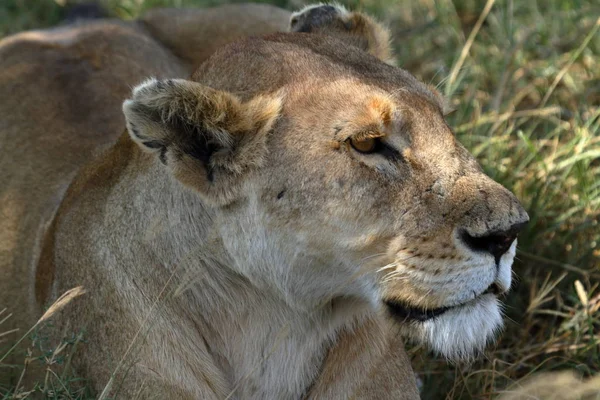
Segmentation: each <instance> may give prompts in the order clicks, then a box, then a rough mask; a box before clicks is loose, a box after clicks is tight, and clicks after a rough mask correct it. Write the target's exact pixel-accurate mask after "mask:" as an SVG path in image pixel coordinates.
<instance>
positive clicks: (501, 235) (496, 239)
mask: <svg viewBox="0 0 600 400" xmlns="http://www.w3.org/2000/svg"><path fill="white" fill-rule="evenodd" d="M525 225H527V222H521V223H518V224H514V225H512V226H511V227H510V228H509V229H507V230H505V231H495V232H490V233H488V234H486V235H483V236H471V235H470V234H469V233H468V232H467V231H463V233H462V240H463V242H465V243H466V245H467V246H469V248H470V249H471V250H474V251H485V252H487V253H490V254H491V255H493V256H494V259H495V260H496V264H497V263H498V262H499V261H500V257H502V255H503V254H504V253H506V252H507V251H508V249H510V246H511V245H512V244H513V242H514V241H515V239H516V238H517V235H518V234H519V232H520V231H521V230H522V229H523V227H524V226H525Z"/></svg>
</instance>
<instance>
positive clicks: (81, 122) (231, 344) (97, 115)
mask: <svg viewBox="0 0 600 400" xmlns="http://www.w3.org/2000/svg"><path fill="white" fill-rule="evenodd" d="M241 7H249V8H245V9H244V8H242V9H237V8H235V7H233V8H224V9H221V10H222V11H221V12H222V14H219V13H220V12H219V11H217V10H218V9H216V10H212V11H209V13H213V14H211V18H214V17H215V15H222V21H224V20H231V21H232V22H231V23H232V25H236V24H235V23H234V22H235V21H234V20H235V19H237V18H240V21H239V24H238V25H239V26H246V27H247V29H246V28H245V29H244V30H237V31H235V36H239V35H251V34H253V33H264V30H263V29H264V24H262V23H259V24H258V26H261V28H260V29H258V28H256V26H257V25H256V24H253V23H252V22H251V21H252V20H253V19H256V18H258V19H259V20H260V18H263V17H262V16H263V15H264V14H263V13H262V12H250V11H247V10H254V8H253V7H259V6H250V5H247V6H241ZM260 7H262V6H260ZM263 9H264V8H263ZM232 10H236V11H235V12H234V11H232ZM240 10H241V11H240ZM244 10H246V11H244ZM338 10H339V9H338V8H335V9H334V10H333V11H334V12H333V14H330V13H331V10H330V9H328V8H325V9H323V11H324V12H325V16H326V17H327V16H331V15H333V16H334V18H333V19H329V20H328V21H330V22H328V23H327V24H329V25H330V30H329V31H330V32H331V34H328V32H329V31H328V30H327V29H325V28H324V27H323V25H322V24H321V20H320V19H318V18H317V19H315V18H313V17H311V15H320V14H306V15H305V17H307V18H305V23H307V24H308V26H309V27H310V26H311V24H312V25H315V26H317V25H318V26H319V32H318V33H315V32H313V33H280V34H273V35H269V36H266V37H263V38H252V39H243V40H239V41H236V42H233V43H230V44H228V45H224V44H225V43H226V42H228V41H230V40H231V39H234V37H230V36H218V37H206V38H205V40H206V42H205V43H206V46H207V47H210V46H212V47H210V48H212V49H215V52H214V53H213V54H212V55H211V56H210V58H208V59H207V60H206V61H204V59H205V57H208V54H206V55H203V56H198V55H197V54H199V53H197V51H199V49H202V48H203V46H202V44H201V42H202V40H203V39H202V37H203V35H194V33H195V32H196V31H195V26H196V25H198V26H200V25H201V24H198V21H203V22H202V23H203V25H201V26H202V29H207V28H206V26H205V25H206V19H203V18H205V17H203V16H202V15H203V14H202V13H200V12H199V13H198V14H191V13H189V12H186V11H182V14H181V15H180V16H179V17H177V15H176V14H174V13H176V12H175V11H168V12H167V13H166V14H165V16H166V17H165V18H164V19H163V18H157V17H156V15H160V14H154V15H153V16H152V17H151V18H150V17H147V18H146V19H145V22H144V24H145V26H146V27H145V28H144V27H142V26H140V25H139V23H132V24H129V23H123V22H116V21H115V22H99V23H94V24H92V23H90V24H89V25H85V26H81V27H76V28H62V29H59V30H55V31H49V32H38V33H35V34H32V33H25V34H22V35H21V36H16V37H13V38H9V39H7V40H5V41H4V42H3V43H2V45H0V56H2V55H4V57H0V60H2V61H1V63H2V65H0V66H1V67H2V68H0V85H1V86H0V91H1V93H2V94H4V95H5V96H6V95H7V94H9V93H10V94H13V95H14V98H15V101H14V102H12V105H11V107H9V108H7V109H4V108H3V109H0V111H2V112H3V113H4V114H3V115H7V114H10V117H9V119H8V120H7V122H8V123H6V124H5V125H2V136H1V137H0V138H1V140H2V143H1V145H2V149H3V153H4V149H8V150H9V151H8V152H6V154H7V157H4V155H3V157H2V161H1V162H2V166H3V167H4V170H5V171H8V173H5V174H4V175H3V177H2V179H3V180H5V181H2V183H3V184H4V183H5V184H4V185H2V193H1V195H2V198H3V199H8V200H7V201H6V202H3V203H2V207H3V209H2V212H3V216H5V217H6V218H3V220H2V221H0V223H2V224H3V225H2V230H1V231H0V232H1V234H2V235H3V236H2V238H3V239H6V241H5V242H4V241H3V242H2V243H8V250H7V251H3V253H2V257H3V258H2V265H1V268H2V271H3V274H4V271H8V276H10V277H11V278H12V279H9V280H8V284H7V283H5V282H4V281H3V282H2V283H1V285H3V286H2V287H0V288H1V289H2V291H1V292H0V293H3V294H4V293H8V296H6V297H5V296H4V295H3V297H2V300H1V301H2V303H8V307H9V308H11V309H13V310H18V314H19V315H20V316H22V317H23V318H22V319H21V320H19V321H16V320H15V322H16V323H17V325H16V326H18V327H20V328H21V329H25V328H26V327H27V326H28V325H27V324H32V323H33V322H34V321H35V319H36V318H37V317H38V316H39V315H40V308H39V303H38V302H36V299H35V297H36V294H35V293H36V292H37V298H38V300H39V301H41V302H45V303H46V304H47V303H48V302H51V301H52V300H53V299H55V298H56V297H57V296H58V295H60V294H61V293H63V292H64V291H66V290H67V289H69V288H71V287H74V286H79V285H81V286H83V287H85V288H86V290H87V294H86V295H85V296H83V297H81V298H78V299H76V300H74V301H73V303H72V304H70V305H69V306H68V307H66V308H65V309H64V310H63V311H61V313H60V314H58V315H57V316H56V317H55V320H54V325H53V327H52V328H51V329H50V331H49V333H50V334H51V336H52V337H53V338H54V339H55V340H57V339H60V338H61V337H64V336H66V335H70V334H72V333H77V332H78V331H79V330H80V329H84V330H85V335H86V336H85V339H86V340H87V342H86V343H85V344H84V345H83V346H82V349H81V351H80V352H79V353H78V355H77V356H76V357H75V358H74V359H73V366H74V368H75V369H76V371H77V372H78V373H79V374H81V375H83V376H85V377H86V378H88V379H89V380H90V383H91V385H92V386H93V388H94V389H95V390H97V392H98V393H100V392H102V391H103V390H105V391H104V393H105V394H109V395H111V396H113V395H115V394H118V395H119V397H121V398H134V397H136V396H137V397H138V398H160V399H165V398H168V399H172V398H182V399H195V398H201V399H223V398H242V399H246V398H248V399H288V398H289V399H298V398H302V397H305V398H315V399H317V398H339V399H346V398H362V399H381V398H386V397H388V396H389V397H393V398H405V399H414V398H418V394H417V391H416V385H415V381H414V375H413V373H412V369H411V368H410V363H409V361H408V359H407V357H406V354H405V353H404V349H403V338H402V336H401V335H400V332H402V333H406V334H408V335H409V336H415V335H416V336H419V335H420V336H424V335H426V334H427V332H431V329H430V330H427V329H429V328H428V325H427V324H428V323H430V322H431V321H428V322H426V323H424V324H418V323H412V322H411V323H408V322H406V321H398V320H392V319H391V318H389V315H388V311H387V309H386V308H385V307H384V306H383V302H385V301H401V302H405V303H407V304H410V305H414V306H419V307H426V308H432V307H440V306H454V305H458V304H460V305H461V306H460V307H456V308H455V309H453V310H452V311H449V312H448V314H452V313H455V314H456V320H457V321H459V320H460V318H463V317H464V316H465V315H466V316H467V317H469V316H470V315H471V314H468V310H469V309H470V308H477V307H479V303H477V301H480V300H481V299H479V300H477V299H473V298H472V296H473V294H476V295H478V294H481V292H483V290H484V289H485V287H487V286H488V285H489V284H491V283H492V282H494V280H495V279H497V278H495V276H496V275H495V274H496V272H494V271H496V270H497V269H498V268H499V269H501V270H502V271H504V272H503V273H505V272H506V270H507V268H508V271H510V263H511V262H512V258H511V257H512V256H514V244H513V247H512V248H511V251H510V252H509V253H507V254H506V255H503V256H502V259H501V262H500V266H495V265H494V264H493V262H492V260H491V259H490V256H489V255H485V254H483V255H482V254H479V253H477V252H474V251H472V250H470V249H468V248H467V247H466V246H465V245H464V244H463V243H462V242H461V241H460V235H459V233H460V232H462V231H463V230H466V231H468V232H469V233H470V234H471V235H475V236H481V235H485V234H487V233H489V232H496V231H502V230H505V229H507V228H508V227H510V226H511V225H513V224H515V223H520V222H524V221H525V220H526V218H527V217H526V214H525V212H524V211H523V210H522V208H521V207H520V205H519V204H518V201H517V200H516V199H515V198H514V196H513V195H512V194H511V193H510V192H508V191H507V190H506V189H504V188H502V187H501V186H500V185H498V184H497V183H495V182H493V181H492V180H491V179H489V178H488V177H486V176H485V175H483V174H482V173H481V171H480V169H479V167H478V166H477V163H476V162H475V160H474V159H473V158H472V157H471V156H470V155H469V154H468V152H467V151H466V150H465V149H464V148H463V147H462V146H460V144H458V143H457V142H456V140H455V139H454V137H453V135H452V132H451V131H450V129H449V128H448V126H447V125H446V124H445V122H444V120H443V116H442V113H441V109H440V104H439V100H438V98H437V97H436V95H435V94H433V93H431V91H429V90H428V89H427V87H426V86H425V85H423V84H422V83H420V82H418V81H417V80H416V79H415V78H414V77H412V76H411V75H410V74H408V73H407V72H405V71H403V70H400V69H398V68H395V67H393V66H390V65H388V64H385V63H384V62H382V61H387V59H388V58H389V55H390V54H391V53H390V52H389V45H388V39H387V37H386V36H385V35H378V34H372V32H383V28H381V27H380V26H379V25H377V24H376V23H375V22H374V21H373V20H372V19H370V18H368V17H366V16H362V17H361V16H360V14H354V17H353V18H355V19H356V18H358V19H360V20H361V21H363V22H364V21H366V22H364V24H366V25H364V26H363V25H360V24H357V25H355V26H357V27H359V28H356V29H357V32H358V33H353V32H354V31H352V29H351V32H350V33H351V34H350V35H348V34H342V35H340V34H338V32H337V31H336V29H337V28H336V26H337V25H336V22H335V21H337V18H338ZM159 13H160V12H159ZM214 13H217V14H214ZM270 15H272V16H273V25H272V26H278V24H279V22H278V21H279V18H280V17H281V16H282V14H281V13H280V12H275V11H272V12H271V14H270ZM194 16H196V17H197V18H198V20H197V21H195V20H194V18H193V17H194ZM301 16H302V13H301ZM244 18H247V19H244ZM288 18H289V16H288V15H285V19H286V20H287V19H288ZM269 19H270V17H269ZM170 21H176V23H175V25H174V26H172V27H170V28H169V23H170ZM248 21H250V22H248ZM331 21H333V24H331ZM181 24H184V26H182V25H181ZM368 25H372V26H371V27H370V28H368ZM373 25H374V26H373ZM150 26H151V27H150ZM255 28H256V29H257V31H255V30H254V29H255ZM309 31H310V29H309ZM202 32H205V31H202ZM361 32H362V33H361ZM171 34H172V35H173V36H170V35H171ZM28 35H29V36H28ZM32 35H33V36H32ZM364 36H366V39H364ZM356 38H362V39H360V40H358V41H357V39H356ZM382 38H383V39H382ZM157 39H158V40H157ZM217 39H218V40H217ZM363 39H364V40H363ZM81 40H88V42H83V43H82V42H81ZM186 40H189V50H188V47H186V44H185V43H186ZM357 43H358V44H357ZM365 43H366V44H365ZM84 44H85V46H84ZM217 44H218V45H217ZM28 47H29V48H33V49H35V50H37V51H36V52H35V54H34V53H33V52H31V51H28V52H23V53H22V52H21V51H20V50H19V49H20V48H21V49H22V48H28ZM167 48H168V49H167ZM382 49H383V50H382ZM30 50H31V49H30ZM44 51H47V52H48V56H47V58H43V57H42V58H41V59H40V58H38V57H40V55H39V54H40V52H41V54H46V53H44ZM368 53H371V55H369V54H368ZM173 54H175V55H173ZM373 55H375V57H373ZM22 60H24V61H23V62H24V63H29V64H30V65H32V67H25V66H23V65H25V64H20V63H21V61H22ZM200 61H204V62H203V64H202V65H201V66H200V67H199V68H198V69H197V70H196V71H195V72H194V74H193V75H192V77H191V79H188V80H185V79H181V78H182V77H185V76H186V73H188V72H189V71H190V65H192V64H194V63H196V62H200ZM11 63H12V64H11ZM28 68H29V69H28ZM11 71H13V72H11ZM11 73H12V74H13V75H10V74H11ZM2 74H4V75H2ZM149 76H154V77H156V79H149V80H146V81H145V82H144V83H143V84H141V85H139V86H137V87H136V88H135V89H134V90H133V92H132V93H131V94H130V99H128V100H127V101H125V102H124V103H123V112H124V114H125V117H126V121H125V120H123V118H122V117H121V116H120V115H119V110H118V107H119V103H121V102H122V100H124V99H125V98H126V96H127V94H126V92H127V91H128V88H127V87H128V86H131V85H133V84H135V83H139V82H141V81H142V79H144V78H146V77H149ZM60 79H62V81H60ZM107 82H108V83H109V84H107ZM33 94H35V95H36V96H35V97H33V96H31V95H33ZM28 95H29V96H28ZM40 95H43V99H45V101H43V100H39V99H40V98H41V96H40ZM24 98H27V99H30V98H31V100H28V101H18V100H17V99H19V100H20V99H24ZM2 107H5V105H2ZM9 109H10V112H9ZM124 126H126V127H127V132H125V133H123V134H122V135H121V136H120V138H119V139H118V140H117V141H116V143H115V144H114V145H112V146H110V147H108V145H109V144H110V143H112V142H113V141H115V140H116V138H117V136H118V134H119V133H121V132H123V127H124ZM357 135H358V136H357ZM350 137H359V138H372V137H378V138H381V140H384V141H385V143H386V145H387V146H391V148H393V149H395V150H394V151H396V152H397V154H396V153H394V154H395V155H394V157H391V158H390V157H386V156H383V155H381V154H373V155H365V154H361V153H358V152H356V151H354V150H353V149H352V147H351V145H350V144H349V141H348V139H349V138H350ZM17 143H19V145H20V146H21V147H22V148H18V147H17V146H16V144H17ZM102 147H104V148H105V150H104V151H103V152H102V153H101V154H99V155H98V156H97V157H95V158H94V159H93V160H91V161H90V160H89V159H90V158H91V156H92V153H93V152H94V150H96V149H98V148H102ZM23 166H27V168H23ZM80 167H81V169H80V170H79V171H78V172H77V175H76V176H75V177H74V178H73V174H74V173H75V171H77V170H78V169H79V168H80ZM67 185H69V188H68V190H67V191H66V193H65V189H66V187H67ZM26 212H27V213H28V214H29V216H28V217H27V218H26V217H25V213H26ZM32 249H33V251H32ZM511 252H512V253H511ZM40 253H41V255H40ZM405 255H409V256H408V258H410V261H407V260H405V257H404V256H405ZM36 275H37V282H36V279H34V278H35V277H36ZM500 284H506V282H505V280H503V281H501V282H500ZM457 285H459V286H457ZM507 289H508V288H507V287H504V288H503V290H507ZM482 296H483V297H485V299H487V300H490V299H491V298H492V295H489V294H488V295H485V294H484V295H482ZM486 296H487V297H486ZM485 299H484V300H485ZM494 299H495V297H494ZM487 300H485V301H487ZM13 301H14V302H13ZM481 301H483V300H481ZM488 303H489V301H488V302H487V303H485V304H488ZM463 304H464V306H463ZM17 305H19V308H17ZM23 305H25V306H23ZM488 305H489V304H488ZM490 307H491V306H490ZM457 310H458V311H457ZM461 312H462V313H463V314H464V315H463V314H460V313H461ZM465 313H466V314H465ZM444 318H445V317H444V316H442V317H441V321H442V322H443V321H446V320H448V318H450V317H448V318H446V319H444ZM449 321H450V322H452V321H454V319H450V320H449ZM469 321H471V320H467V323H466V324H464V325H466V326H468V327H471V325H472V327H473V328H474V329H476V328H477V326H476V323H478V322H479V319H477V320H473V321H472V322H473V323H470V322H469ZM448 326H451V325H448ZM420 330H424V332H425V333H424V334H421V333H420V332H421V331H420ZM433 332H435V331H433ZM442 333H444V334H450V335H452V333H453V331H449V332H445V331H443V332H442ZM459 336H460V334H459ZM440 337H441V336H440ZM450 337H451V336H450ZM438 339H439V338H438ZM440 340H441V339H440ZM450 341H451V340H448V342H450ZM444 343H445V342H444ZM438 345H440V344H439V343H438ZM450 345H451V343H449V344H448V346H450ZM479 345H480V343H477V346H479ZM440 346H442V347H443V346H444V344H443V343H442V344H441V345H440ZM459 347H460V346H459ZM453 349H454V347H453ZM457 351H458V352H460V351H462V348H459V349H458V350H457ZM465 351H466V350H465ZM111 377H113V378H111Z"/></svg>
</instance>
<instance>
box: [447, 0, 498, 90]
mask: <svg viewBox="0 0 600 400" xmlns="http://www.w3.org/2000/svg"><path fill="white" fill-rule="evenodd" d="M495 2H496V0H487V3H485V7H484V8H483V11H482V12H481V14H480V15H479V19H478V20H477V22H476V23H475V26H474V27H473V30H472V31H471V33H470V34H469V38H468V39H467V41H466V43H465V45H464V46H463V48H462V50H461V52H460V56H459V57H458V60H457V61H456V64H454V66H453V67H452V71H451V72H450V78H448V82H447V84H446V87H447V88H451V87H452V86H453V85H454V82H455V81H456V78H457V77H458V72H459V71H460V69H461V68H462V65H463V64H464V62H465V60H466V58H467V55H469V50H470V49H471V46H472V45H473V42H474V41H475V37H476V36H477V33H479V30H480V29H481V26H482V25H483V21H485V19H486V18H487V16H488V14H489V13H490V11H491V10H492V7H493V6H494V3H495Z"/></svg>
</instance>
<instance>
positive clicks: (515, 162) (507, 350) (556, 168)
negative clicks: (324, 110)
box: [0, 0, 600, 399]
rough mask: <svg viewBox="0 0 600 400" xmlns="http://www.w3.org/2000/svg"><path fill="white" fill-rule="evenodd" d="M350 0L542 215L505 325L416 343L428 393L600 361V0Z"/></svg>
mask: <svg viewBox="0 0 600 400" xmlns="http://www.w3.org/2000/svg"><path fill="white" fill-rule="evenodd" d="M217 3H222V2H221V1H218V0H146V1H144V0H107V1H106V2H105V4H106V6H107V8H108V9H109V10H110V12H111V13H112V14H113V15H116V16H119V17H122V18H132V17H135V16H136V15H138V14H139V13H140V12H142V11H143V10H144V9H147V8H151V7H155V6H201V7H204V6H207V5H214V4H217ZM272 3H274V4H277V5H280V6H284V7H288V8H297V7H299V6H301V5H302V4H304V3H303V2H302V1H300V0H298V1H295V0H290V1H286V0H280V1H277V0H274V1H272ZM346 3H347V4H348V5H349V6H351V7H352V8H358V9H363V10H366V11H368V12H370V13H372V14H374V15H376V16H378V17H380V19H382V20H384V21H386V22H387V23H388V24H389V25H390V27H391V28H392V30H393V32H394V37H395V40H396V43H395V44H396V49H397V56H398V64H399V65H400V66H402V67H403V68H405V69H408V70H409V71H411V72H412V73H413V74H415V75H416V76H418V77H419V78H420V79H422V80H423V81H425V82H427V83H430V84H432V85H434V86H436V87H437V88H438V90H439V91H440V92H442V93H443V94H445V95H446V96H447V97H448V100H449V104H450V106H451V108H452V109H454V111H453V112H452V113H451V114H450V115H449V116H448V119H449V122H450V123H451V126H453V127H454V128H455V131H456V132H457V136H458V137H459V138H460V140H461V142H462V143H463V144H465V146H466V147H467V148H468V149H470V150H471V151H472V152H473V153H474V154H475V155H476V157H477V158H478V160H479V161H480V162H481V164H482V166H483V168H484V169H485V171H486V172H487V173H488V174H489V175H490V176H491V177H493V178H494V179H496V180H498V181H500V182H501V183H503V184H504V185H505V186H506V187H508V188H509V189H511V190H513V191H514V192H515V193H516V195H517V196H518V197H519V199H520V200H521V201H522V203H523V205H524V206H525V208H526V209H527V211H528V212H529V215H530V217H531V223H530V224H529V226H528V228H527V230H526V231H525V232H524V233H523V234H522V235H521V236H520V239H519V250H518V255H517V257H518V261H517V263H516V265H515V267H514V272H515V277H516V284H515V286H514V290H513V291H512V293H511V294H510V295H509V296H508V297H507V298H506V304H507V306H506V315H507V327H506V330H505V332H504V334H503V335H502V337H501V338H500V340H499V341H498V343H497V344H496V345H495V346H494V347H493V348H491V349H489V350H488V351H487V353H486V356H485V357H484V358H482V359H480V360H479V361H476V362H474V363H473V364H471V365H461V366H450V365H448V364H447V363H446V362H445V361H444V360H440V359H437V358H435V357H434V356H432V355H431V354H429V353H428V352H426V351H424V350H423V349H419V348H416V349H411V355H412V359H413V365H414V367H415V369H416V371H417V372H418V374H419V376H420V377H421V379H422V380H423V383H424V392H423V398H424V399H442V398H465V399H469V398H474V399H479V398H481V399H483V398H485V399H487V398H493V397H495V395H496V394H497V393H499V392H500V391H501V390H503V389H505V388H506V387H507V386H509V385H510V384H512V383H514V382H516V381H520V380H521V379H524V378H526V377H528V376H529V375H531V374H532V373H535V372H541V371H554V370H560V369H565V368H570V369H575V370H577V371H578V372H579V373H581V374H583V375H585V376H589V375H593V374H596V373H598V372H600V334H599V332H600V287H599V282H600V281H599V280H598V278H599V277H600V226H599V222H600V33H598V27H599V25H598V18H599V17H600V8H599V7H598V3H597V0H580V1H567V0H543V1H542V0H537V1H534V0H531V1H520V0H502V1H501V0H498V1H496V2H495V3H494V4H492V8H491V10H490V12H489V14H488V15H487V16H486V17H485V20H483V23H482V24H481V26H480V29H479V31H478V32H477V33H476V35H470V34H471V32H472V31H473V28H474V27H476V26H478V24H477V20H478V19H479V18H480V17H481V13H482V10H484V8H485V5H486V2H485V1H478V0H455V1H450V0H444V1H442V0H440V1H434V0H414V1H409V0H363V1H360V0H357V1H351V2H349V3H348V2H346ZM489 3H492V2H491V1H490V2H489ZM63 12H64V10H63V8H62V7H61V6H60V5H59V4H58V3H55V2H51V1H46V2H44V1H35V2H32V1H31V0H30V1H25V0H4V1H3V2H2V5H0V35H5V34H8V33H11V32H16V31H19V30H23V29H31V28H36V27H45V26H49V25H52V24H55V23H57V22H58V21H59V19H60V17H61V15H63ZM470 36H471V39H472V40H469V38H470ZM465 46H466V47H465ZM466 50H468V51H466ZM461 53H463V54H464V55H465V56H464V57H463V58H462V59H461ZM577 287H578V288H579V289H578V290H577ZM1 319H2V318H1V316H0V320H1ZM0 331H1V326H0ZM52 382H54V381H52ZM57 382H59V381H57ZM60 382H62V381H60ZM60 382H59V383H57V384H56V385H57V386H60V384H61V383H60ZM67 384H70V382H67ZM55 390H58V389H55ZM0 395H1V392H0ZM46 397H47V398H51V397H50V396H49V395H47V393H46ZM74 398H85V396H83V397H74Z"/></svg>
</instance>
